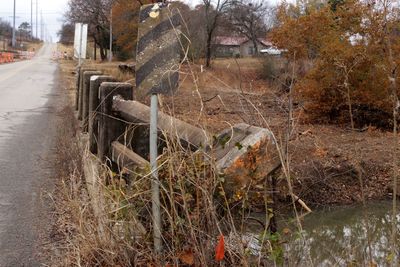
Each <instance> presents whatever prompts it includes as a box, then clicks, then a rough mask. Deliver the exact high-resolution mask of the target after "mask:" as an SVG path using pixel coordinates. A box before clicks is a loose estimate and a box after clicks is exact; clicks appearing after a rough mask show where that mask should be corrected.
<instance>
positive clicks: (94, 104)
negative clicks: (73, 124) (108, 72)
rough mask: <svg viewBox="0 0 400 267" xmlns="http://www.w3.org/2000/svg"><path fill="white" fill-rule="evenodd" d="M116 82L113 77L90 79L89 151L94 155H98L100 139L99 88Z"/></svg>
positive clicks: (93, 77) (94, 77)
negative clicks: (104, 84)
mask: <svg viewBox="0 0 400 267" xmlns="http://www.w3.org/2000/svg"><path fill="white" fill-rule="evenodd" d="M115 81H116V80H115V79H114V78H113V77H111V76H104V75H103V76H92V77H91V79H90V90H89V120H88V132H89V150H90V152H92V153H94V154H95V153H97V141H98V137H99V133H98V118H97V113H98V112H99V104H100V102H99V88H100V85H101V84H102V83H103V82H115Z"/></svg>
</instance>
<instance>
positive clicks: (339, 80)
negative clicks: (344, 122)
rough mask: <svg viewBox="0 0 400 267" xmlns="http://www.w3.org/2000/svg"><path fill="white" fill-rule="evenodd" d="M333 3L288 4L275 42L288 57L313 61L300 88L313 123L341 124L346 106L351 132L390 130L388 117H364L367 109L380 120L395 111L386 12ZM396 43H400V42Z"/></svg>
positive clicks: (283, 7) (281, 12)
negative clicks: (360, 128)
mask: <svg viewBox="0 0 400 267" xmlns="http://www.w3.org/2000/svg"><path fill="white" fill-rule="evenodd" d="M329 3H330V4H326V5H323V6H321V5H318V6H317V7H309V8H307V9H304V8H299V7H296V6H293V5H288V4H283V5H281V6H280V8H279V10H278V21H279V26H278V27H277V28H276V29H274V30H273V32H272V34H271V38H272V40H273V42H274V43H275V44H277V45H278V46H279V47H280V48H284V49H286V50H287V51H288V52H287V56H288V57H289V59H292V58H293V55H295V56H296V59H300V60H303V61H309V62H312V64H311V66H312V67H311V70H310V71H309V72H307V73H306V74H305V76H304V77H300V78H299V79H298V83H297V84H296V85H295V88H294V89H295V91H296V93H297V94H296V95H297V96H298V97H300V98H301V99H302V100H304V101H305V106H306V110H307V111H309V113H308V114H309V116H310V118H312V119H316V120H318V121H321V120H323V121H325V120H330V121H332V120H335V121H337V120H340V119H342V117H343V116H342V115H343V114H342V110H343V108H345V107H346V109H347V112H348V114H349V116H348V120H349V121H350V123H351V126H352V128H354V127H355V124H357V125H358V126H363V125H361V124H365V123H371V124H378V126H384V127H387V126H389V125H390V124H391V119H389V117H387V118H386V121H382V120H381V119H378V118H377V119H376V121H374V120H373V119H374V118H373V117H371V116H360V114H361V113H363V112H366V111H367V112H369V113H371V112H373V113H377V114H380V115H379V116H381V115H382V116H383V115H385V116H386V115H388V114H390V113H391V100H390V92H389V91H390V90H389V87H390V84H389V82H390V81H389V79H388V78H387V77H388V73H387V71H386V69H390V67H389V66H388V63H387V61H386V59H385V56H384V54H385V51H386V50H387V48H385V45H384V42H383V38H384V37H383V36H384V32H383V30H382V29H383V27H382V25H383V24H382V23H381V22H382V18H381V17H382V15H381V10H380V9H378V8H376V6H374V4H373V3H368V2H363V1H359V0H348V1H330V2H329ZM305 10H306V11H305ZM393 23H395V20H393V21H392V26H391V27H394V24H393ZM394 29H395V27H394V28H392V32H391V35H392V37H395V35H396V33H395V31H394ZM394 39H396V42H393V43H398V39H399V38H394ZM393 47H396V46H395V45H393ZM397 48H399V46H397ZM398 55H399V53H397V62H399V60H400V58H399V57H398ZM353 113H354V114H356V116H353V115H354V114H353ZM361 117H363V118H361ZM368 120H369V121H368ZM379 124H381V125H379Z"/></svg>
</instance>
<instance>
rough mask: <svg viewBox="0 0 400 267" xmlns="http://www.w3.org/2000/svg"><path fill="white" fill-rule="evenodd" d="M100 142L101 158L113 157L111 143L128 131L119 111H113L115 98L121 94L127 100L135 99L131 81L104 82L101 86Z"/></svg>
mask: <svg viewBox="0 0 400 267" xmlns="http://www.w3.org/2000/svg"><path fill="white" fill-rule="evenodd" d="M99 91H100V105H99V107H100V111H99V114H98V119H99V122H98V124H99V142H98V145H97V146H98V149H97V154H98V157H99V159H100V160H106V158H107V157H108V158H111V155H110V153H109V152H110V148H111V143H112V142H113V141H115V140H117V139H118V138H119V137H120V136H121V135H123V134H124V133H125V131H126V124H125V123H124V122H122V121H121V120H120V119H118V117H119V116H118V112H116V111H113V108H112V106H113V98H114V96H120V97H121V98H123V99H125V100H132V99H133V86H132V85H131V84H129V83H112V82H104V83H102V84H101V86H100V89H99Z"/></svg>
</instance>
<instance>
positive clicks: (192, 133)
mask: <svg viewBox="0 0 400 267" xmlns="http://www.w3.org/2000/svg"><path fill="white" fill-rule="evenodd" d="M113 104H114V105H113V108H114V110H116V111H119V112H120V115H121V117H122V118H124V119H125V120H126V121H130V122H140V123H145V124H149V123H150V107H148V106H146V105H144V104H142V103H140V102H138V101H125V100H123V99H120V98H116V99H114V102H113ZM158 128H159V130H160V131H161V132H165V133H167V134H168V135H172V136H176V137H177V138H178V139H180V140H181V141H184V142H185V144H187V145H189V146H194V147H196V149H197V148H207V147H209V146H210V145H211V143H212V140H213V139H212V135H211V134H209V133H207V132H206V131H205V130H203V129H200V128H198V127H195V126H193V125H191V124H189V123H187V122H184V121H181V120H178V119H176V118H174V117H172V116H169V115H167V114H165V113H162V112H159V113H158Z"/></svg>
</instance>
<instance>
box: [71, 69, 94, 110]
mask: <svg viewBox="0 0 400 267" xmlns="http://www.w3.org/2000/svg"><path fill="white" fill-rule="evenodd" d="M85 71H96V70H95V69H91V68H85V67H77V68H76V75H77V77H76V94H75V110H77V111H78V112H79V107H80V104H81V101H82V99H80V97H81V88H82V86H83V81H82V76H83V73H84V72H85Z"/></svg>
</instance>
